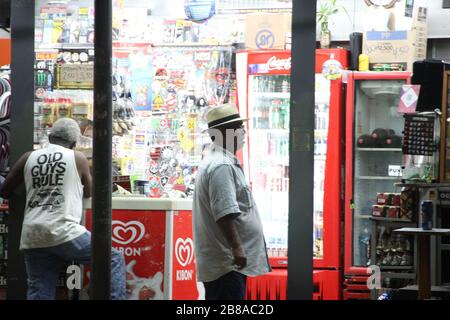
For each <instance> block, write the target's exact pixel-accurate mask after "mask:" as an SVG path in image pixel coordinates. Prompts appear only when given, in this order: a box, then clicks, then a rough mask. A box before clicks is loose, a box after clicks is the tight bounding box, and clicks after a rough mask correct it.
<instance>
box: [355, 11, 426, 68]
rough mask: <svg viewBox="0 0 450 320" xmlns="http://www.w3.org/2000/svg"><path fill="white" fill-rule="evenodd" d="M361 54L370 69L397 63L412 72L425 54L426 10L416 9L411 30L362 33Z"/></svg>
mask: <svg viewBox="0 0 450 320" xmlns="http://www.w3.org/2000/svg"><path fill="white" fill-rule="evenodd" d="M363 53H364V54H367V55H368V56H369V64H370V68H371V69H372V66H373V64H376V63H398V64H402V65H404V66H405V70H407V71H411V72H412V67H413V63H414V62H415V61H417V60H423V59H425V58H426V54H427V21H426V8H423V7H420V8H417V10H416V14H415V16H414V22H413V24H412V29H411V30H396V31H366V32H364V35H363Z"/></svg>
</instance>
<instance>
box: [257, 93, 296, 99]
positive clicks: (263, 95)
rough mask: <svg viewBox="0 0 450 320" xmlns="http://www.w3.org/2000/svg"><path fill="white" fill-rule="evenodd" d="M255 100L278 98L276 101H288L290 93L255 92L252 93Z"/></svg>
mask: <svg viewBox="0 0 450 320" xmlns="http://www.w3.org/2000/svg"><path fill="white" fill-rule="evenodd" d="M253 94H254V97H255V98H278V99H289V98H290V97H291V94H290V93H288V92H287V93H285V92H256V93H253Z"/></svg>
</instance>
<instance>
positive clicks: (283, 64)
mask: <svg viewBox="0 0 450 320" xmlns="http://www.w3.org/2000/svg"><path fill="white" fill-rule="evenodd" d="M267 69H268V70H290V69H291V58H287V59H278V58H277V57H275V56H273V57H271V58H270V59H269V60H268V61H267Z"/></svg>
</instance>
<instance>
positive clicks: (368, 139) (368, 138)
mask: <svg viewBox="0 0 450 320" xmlns="http://www.w3.org/2000/svg"><path fill="white" fill-rule="evenodd" d="M356 144H357V146H358V148H373V147H375V139H374V138H373V137H372V135H368V134H363V135H361V136H359V137H358V139H357V140H356Z"/></svg>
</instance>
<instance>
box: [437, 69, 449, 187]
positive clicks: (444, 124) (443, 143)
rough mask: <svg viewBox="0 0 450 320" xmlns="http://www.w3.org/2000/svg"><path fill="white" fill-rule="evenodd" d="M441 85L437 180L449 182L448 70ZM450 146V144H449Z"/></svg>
mask: <svg viewBox="0 0 450 320" xmlns="http://www.w3.org/2000/svg"><path fill="white" fill-rule="evenodd" d="M443 78H444V79H443V85H442V116H441V137H440V155H439V181H440V182H450V178H449V179H446V177H445V175H446V173H445V172H446V170H445V169H446V158H447V152H446V150H447V131H448V127H449V122H448V121H447V118H448V117H450V114H449V112H448V111H449V109H450V99H448V97H449V91H450V71H445V72H444V77H443ZM449 148H450V146H449Z"/></svg>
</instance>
